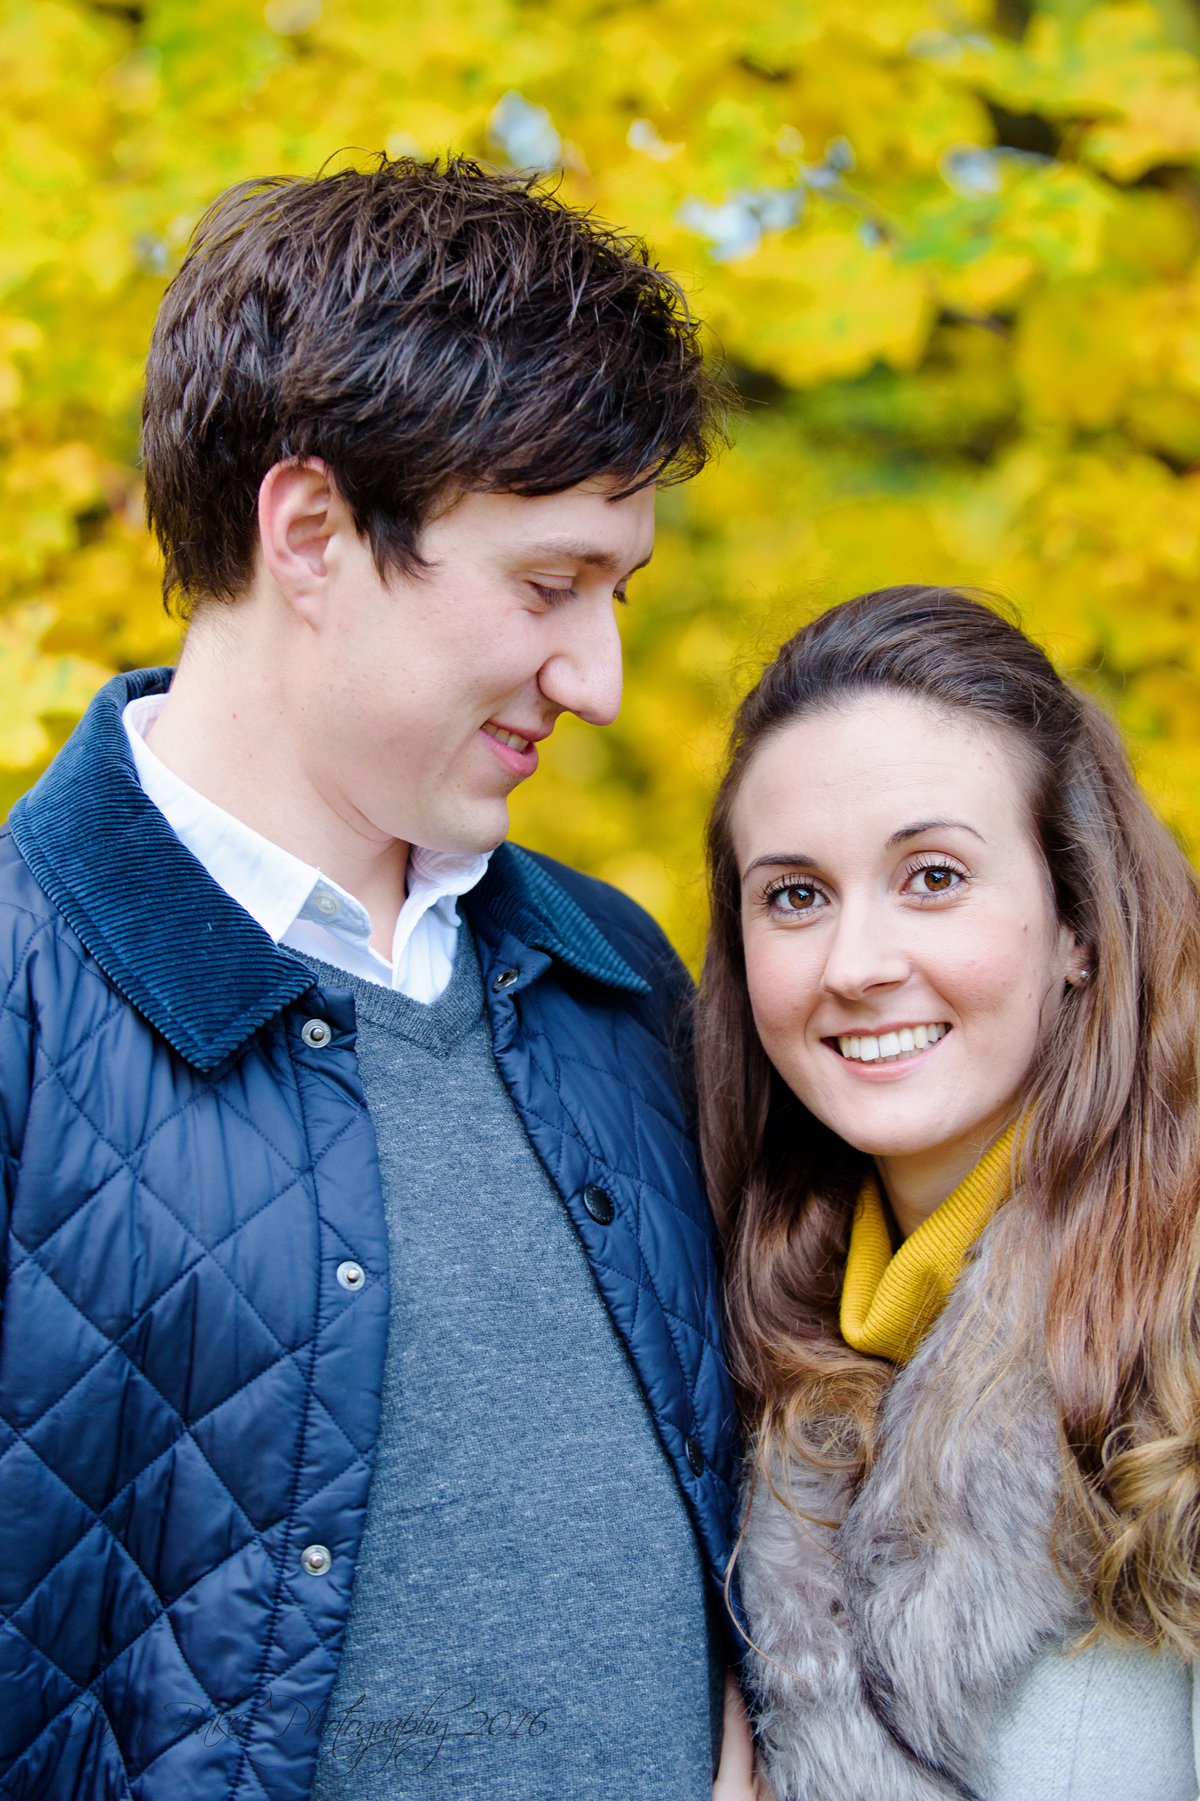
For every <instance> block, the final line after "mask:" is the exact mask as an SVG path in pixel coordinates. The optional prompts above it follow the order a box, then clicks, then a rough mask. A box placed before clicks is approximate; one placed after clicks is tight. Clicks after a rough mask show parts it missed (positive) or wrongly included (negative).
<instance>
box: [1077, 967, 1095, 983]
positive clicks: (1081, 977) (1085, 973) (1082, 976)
mask: <svg viewBox="0 0 1200 1801" xmlns="http://www.w3.org/2000/svg"><path fill="white" fill-rule="evenodd" d="M1091 973H1092V972H1091V970H1090V969H1081V970H1080V971H1079V974H1078V976H1077V977H1076V978H1075V979H1076V981H1078V982H1086V981H1087V979H1088V977H1089V976H1090V975H1091Z"/></svg>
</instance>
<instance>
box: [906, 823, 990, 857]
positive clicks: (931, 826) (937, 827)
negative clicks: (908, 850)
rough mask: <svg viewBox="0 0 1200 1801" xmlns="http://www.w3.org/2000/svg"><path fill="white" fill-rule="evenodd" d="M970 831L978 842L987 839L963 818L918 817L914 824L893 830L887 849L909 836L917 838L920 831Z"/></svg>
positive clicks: (982, 842) (907, 838)
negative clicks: (896, 830)
mask: <svg viewBox="0 0 1200 1801" xmlns="http://www.w3.org/2000/svg"><path fill="white" fill-rule="evenodd" d="M946 831H955V832H970V834H971V836H972V838H978V840H979V842H980V844H986V843H987V839H986V838H985V837H984V835H983V833H982V832H977V831H976V830H975V827H974V826H973V825H968V824H967V822H966V820H965V819H919V820H917V822H916V824H915V825H902V826H901V827H900V830H899V831H898V832H893V833H892V835H891V837H890V838H889V839H888V849H889V850H894V849H895V848H896V846H897V845H898V844H906V843H907V842H908V840H909V839H910V838H919V837H920V836H921V833H922V832H946Z"/></svg>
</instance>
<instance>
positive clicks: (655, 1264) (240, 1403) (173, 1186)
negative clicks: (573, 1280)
mask: <svg viewBox="0 0 1200 1801" xmlns="http://www.w3.org/2000/svg"><path fill="white" fill-rule="evenodd" d="M169 673H170V672H169V671H142V672H139V673H136V674H134V675H129V676H120V677H118V678H116V679H115V680H114V681H111V682H110V683H109V684H108V686H107V687H106V688H104V689H103V690H102V692H101V693H100V694H99V695H98V696H97V698H96V700H95V701H94V702H93V704H92V706H91V708H90V710H89V712H88V713H87V715H86V717H85V718H84V720H83V721H82V722H81V724H80V726H79V727H78V729H77V730H76V732H75V734H74V736H73V737H72V738H71V740H70V741H69V743H68V744H67V745H66V747H65V749H64V750H63V751H62V752H61V753H60V755H59V756H58V758H57V759H56V760H55V762H54V763H53V764H52V765H51V767H50V769H49V770H48V771H47V773H46V774H45V775H44V776H43V777H42V779H41V781H40V782H39V783H38V784H37V786H36V787H35V788H34V789H33V790H32V792H31V793H30V794H29V795H27V796H26V797H25V799H24V800H22V801H21V802H19V803H18V805H17V807H16V808H15V809H14V811H13V814H12V818H11V821H10V830H9V831H6V832H4V833H3V834H0V963H2V968H0V981H2V988H3V997H4V1000H3V1009H2V1012H0V1134H2V1140H3V1142H2V1144H0V1154H2V1156H3V1167H4V1178H5V1180H4V1190H3V1197H2V1200H0V1206H2V1208H3V1214H2V1216H0V1227H2V1237H0V1242H2V1243H3V1246H4V1250H3V1291H2V1292H3V1312H2V1314H0V1520H2V1522H3V1552H2V1554H0V1795H5V1796H21V1797H30V1798H32V1797H39V1798H40V1797H45V1798H47V1801H68V1798H70V1801H110V1798H111V1801H116V1798H117V1797H129V1796H136V1797H138V1798H139V1801H184V1798H186V1801H210V1798H211V1801H216V1797H226V1796H229V1797H233V1796H238V1797H243V1796H244V1797H247V1798H253V1801H263V1798H264V1797H269V1798H270V1801H299V1797H302V1796H305V1795H307V1794H308V1792H309V1787H310V1783H311V1780H312V1764H313V1756H314V1751H315V1730H316V1729H317V1728H318V1727H319V1723H320V1718H321V1709H322V1707H323V1705H324V1704H325V1703H326V1702H327V1699H328V1696H329V1693H330V1690H331V1688H332V1684H333V1679H334V1673H335V1669H336V1665H337V1657H338V1649H339V1646H340V1643H341V1639H342V1633H343V1629H344V1626H345V1622H346V1614H347V1605H348V1602H349V1598H350V1587H351V1581H352V1578H353V1573H354V1560H355V1554H356V1551H357V1548H358V1543H359V1538H360V1535H361V1532H362V1527H363V1519H364V1514H365V1510H366V1504H367V1489H368V1485H369V1481H370V1473H371V1460H372V1454H373V1447H374V1441H375V1433H376V1424H377V1420H378V1413H379V1395H380V1385H381V1379H382V1372H383V1362H384V1350H385V1341H386V1333H387V1322H388V1268H387V1235H386V1231H385V1225H384V1214H383V1202H382V1197H381V1193H380V1184H379V1172H378V1166H377V1161H376V1151H375V1141H374V1135H373V1133H372V1129H371V1123H370V1119H369V1117H368V1115H367V1112H366V1109H365V1106H364V1103H363V1095H362V1089H361V1087H360V1085H359V1079H358V1073H357V1066H356V1060H355V1054H354V1007H353V1003H352V1001H351V999H350V997H349V995H348V994H347V993H345V992H344V991H341V990H336V989H333V990H331V989H322V988H320V987H317V986H314V983H313V978H312V973H311V971H309V970H308V969H306V968H305V967H304V966H303V965H302V964H301V963H299V962H298V961H297V960H296V959H295V958H293V957H290V956H289V955H288V954H287V953H286V952H285V951H283V950H281V949H279V948H278V947H277V946H276V945H275V944H274V943H273V942H272V941H271V939H270V938H269V937H268V936H267V935H266V934H265V933H264V932H263V931H261V930H260V928H259V927H258V926H257V925H256V924H255V922H254V921H253V920H252V919H251V918H250V917H249V915H247V914H246V913H244V912H243V911H242V910H241V908H239V907H238V906H237V905H236V904H235V902H233V901H232V900H231V899H230V898H229V897H228V896H227V895H226V894H225V893H224V891H223V890H222V889H220V888H219V887H217V885H216V884H215V883H214V882H213V881H212V880H211V878H210V877H209V876H208V874H207V873H206V872H205V870H204V869H203V868H202V867H201V866H200V864H198V863H197V862H196V861H195V860H194V858H192V856H191V855H190V854H189V853H188V851H186V850H185V849H184V847H183V846H182V845H181V844H180V842H179V841H178V839H177V838H176V837H175V836H174V834H173V832H172V831H171V830H170V828H169V826H168V825H167V824H166V822H165V820H164V819H163V818H162V816H161V815H160V814H159V813H158V812H157V810H156V809H155V808H154V807H153V806H152V805H151V804H150V803H149V802H148V801H147V800H146V798H145V796H144V795H143V793H142V790H141V788H140V786H139V785H138V782H137V778H136V775H135V773H134V770H133V765H132V761H131V759H130V756H129V752H128V748H127V745H126V741H125V736H124V731H123V728H122V725H121V709H122V707H123V706H124V704H125V702H126V701H127V700H128V699H130V698H132V697H133V696H134V695H137V694H143V693H147V692H156V691H161V689H162V688H163V686H164V685H165V681H166V679H167V678H168V677H169ZM467 910H468V912H469V915H470V919H471V924H472V926H473V927H474V930H475V933H476V937H477V939H478V942H479V948H480V957H481V961H482V965H483V974H484V981H485V987H486V992H487V995H488V1001H489V1006H490V1009H491V1019H492V1028H493V1033H494V1041H495V1048H496V1055H497V1058H498V1061H499V1065H500V1068H501V1070H502V1071H503V1075H504V1079H505V1082H506V1083H507V1085H508V1088H509V1091H510V1093H511V1094H512V1097H513V1101H514V1103H515V1105H516V1107H517V1109H518V1111H519V1113H520V1115H521V1118H522V1120H523V1121H524V1123H525V1127H526V1129H527V1131H528V1133H529V1136H530V1139H531V1140H532V1142H533V1144H534V1146H535V1147H536V1149H537V1151H538V1154H539V1155H540V1156H541V1158H542V1160H543V1161H544V1163H545V1165H546V1167H547V1169H548V1170H549V1171H550V1174H551V1175H552V1177H553V1178H554V1180H555V1182H556V1183H557V1184H558V1187H559V1190H560V1192H561V1194H562V1197H563V1202H564V1204H565V1206H566V1207H567V1209H568V1211H569V1212H570V1215H571V1218H572V1219H573V1220H574V1222H575V1224H576V1226H577V1228H578V1230H579V1234H580V1237H581V1239H582V1241H583V1243H584V1245H585V1247H586V1250H587V1254H588V1257H589V1258H590V1260H591V1264H592V1268H593V1270H594V1272H595V1276H596V1281H597V1283H598V1284H599V1286H600V1289H601V1291H602V1292H603V1294H604V1298H605V1300H606V1301H607V1303H608V1305H609V1307H610V1309H611V1311H612V1316H613V1319H614V1320H615V1322H616V1324H617V1327H618V1329H619V1330H620V1332H621V1334H622V1336H623V1338H624V1340H625V1342H626V1344H627V1345H628V1347H629V1352H630V1355H631V1357H632V1359H633V1362H634V1365H635V1366H636V1368H637V1370H638V1373H639V1375H640V1377H641V1381H642V1383H643V1386H644V1388H645V1392H646V1396H647V1399H648V1402H649V1405H650V1408H651V1410H652V1412H653V1416H654V1419H655V1421H656V1423H657V1426H658V1430H659V1432H660V1434H661V1437H662V1442H663V1444H664V1446H665V1448H666V1451H667V1455H668V1456H669V1458H670V1460H671V1462H672V1464H673V1466H674V1468H675V1471H676V1473H677V1475H678V1478H679V1483H680V1487H681V1489H682V1491H683V1494H684V1496H685V1497H686V1500H687V1504H688V1507H689V1509H690V1511H691V1516H692V1519H693V1521H694V1523H695V1527H696V1531H697V1534H698V1536H699V1539H700V1542H701V1544H702V1546H703V1548H704V1551H705V1553H706V1554H707V1558H708V1561H709V1565H710V1568H711V1570H712V1572H713V1575H714V1578H716V1579H719V1578H720V1577H721V1575H722V1574H723V1572H724V1568H725V1563H726V1559H727V1557H728V1554H729V1549H730V1517H731V1503H732V1487H731V1485H732V1480H733V1457H734V1451H735V1445H734V1425H733V1408H732V1405H731V1399H730V1390H729V1382H728V1377H727V1374H726V1370H725V1366H724V1363H723V1361H722V1356H721V1351H720V1336H719V1334H720V1328H719V1317H718V1284H717V1273H716V1268H715V1264H714V1252H713V1240H712V1229H711V1225H710V1220H709V1215H708V1211H707V1207H706V1205H705V1201H704V1198H703V1195H702V1192H701V1188H700V1183H699V1180H698V1177H697V1172H696V1163H695V1155H694V1151H693V1146H692V1143H691V1140H690V1137H689V1133H688V1130H687V1125H686V1121H685V1118H684V1113H683V1110H682V1108H681V1104H680V1100H679V1097H678V1093H677V1089H676V1086H675V1083H674V1080H673V1075H672V1065H671V1058H670V1055H669V1052H668V1049H667V1038H668V1014H669V1012H670V1009H671V1004H672V999H673V998H677V997H678V993H679V988H680V972H679V968H678V964H677V963H676V962H675V961H674V959H673V957H672V954H671V952H670V951H669V948H668V947H667V945H666V942H665V940H664V939H663V938H662V936H661V934H660V933H659V932H658V931H657V928H655V927H654V926H653V925H652V924H651V922H650V921H649V920H648V919H647V918H646V916H645V915H644V914H643V913H642V912H641V911H640V910H639V909H638V908H636V907H635V906H634V905H633V904H632V903H631V902H629V901H627V900H625V899H624V898H623V897H622V896H620V895H619V894H617V893H615V892H614V891H613V890H611V889H608V888H606V887H604V886H602V885H601V884H600V883H597V882H593V881H590V880H588V879H587V878H585V877H582V876H579V875H575V874H572V873H571V872H570V871H567V870H563V869H561V868H559V867H558V866H556V865H551V864H549V863H547V862H546V861H545V860H544V859H541V858H534V857H532V856H530V855H529V854H528V853H526V852H523V851H520V850H516V849H514V848H511V847H503V848H502V849H501V850H500V851H498V852H497V853H496V855H495V856H494V857H493V859H492V864H491V868H490V870H489V873H488V875H487V877H486V878H485V880H484V882H483V883H482V884H481V885H480V887H479V888H478V889H477V890H476V891H475V892H474V893H473V894H472V895H471V896H470V897H469V899H468V902H467ZM312 1019H320V1020H323V1021H325V1022H326V1023H327V1024H328V1026H329V1027H330V1028H331V1033H327V1034H325V1035H324V1036H325V1042H323V1043H322V1042H319V1040H320V1038H321V1036H322V1035H321V1034H320V1033H316V1034H311V1035H310V1036H311V1038H312V1039H313V1042H309V1041H308V1040H306V1038H305V1036H304V1031H303V1028H304V1026H305V1024H306V1023H307V1022H308V1021H309V1020H312ZM347 1259H352V1260H354V1261H355V1262H358V1263H360V1264H361V1265H362V1267H363V1269H364V1270H365V1271H366V1272H367V1281H366V1284H365V1286H363V1287H362V1288H361V1289H359V1290H358V1291H357V1292H348V1291H347V1290H346V1289H345V1288H344V1287H342V1286H341V1285H339V1283H338V1281H337V1280H336V1274H335V1272H336V1270H337V1267H338V1265H339V1263H341V1262H343V1261H344V1260H347ZM313 1544H320V1545H324V1546H327V1547H328V1548H329V1550H330V1551H331V1552H332V1567H331V1568H330V1570H329V1571H328V1573H327V1574H325V1575H323V1576H310V1575H309V1574H307V1573H306V1572H305V1570H304V1569H303V1568H302V1566H301V1561H300V1559H301V1553H302V1552H303V1550H304V1549H305V1547H306V1546H309V1545H313Z"/></svg>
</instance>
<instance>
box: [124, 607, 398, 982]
mask: <svg viewBox="0 0 1200 1801" xmlns="http://www.w3.org/2000/svg"><path fill="white" fill-rule="evenodd" d="M238 613H239V617H238V618H237V620H236V625H235V624H234V622H233V621H232V620H230V621H228V622H226V621H225V620H222V619H205V620H204V621H203V622H202V623H201V624H200V626H199V627H196V626H194V627H193V629H192V632H191V633H190V634H189V639H188V644H187V647H186V650H185V653H184V656H183V657H182V659H181V661H180V666H179V669H178V671H177V673H176V675H175V679H174V681H173V682H172V684H171V691H170V693H169V694H168V696H167V699H166V703H165V705H164V707H163V710H162V712H161V713H160V714H159V716H158V718H157V719H156V720H155V721H154V724H153V725H152V726H151V727H150V729H149V730H148V731H147V733H146V743H147V745H148V747H149V749H150V750H151V751H153V753H154V755H155V756H156V757H157V758H158V759H159V761H160V762H161V763H164V764H165V765H166V767H167V768H168V769H169V770H171V772H172V774H174V775H176V776H178V777H179V779H180V781H182V782H186V783H187V785H188V786H189V787H190V788H194V789H195V790H196V792H197V793H198V794H202V795H203V796H204V798H205V799H206V800H210V801H212V802H213V804H214V805H215V806H218V807H221V808H222V809H223V810H224V811H225V812H226V813H231V814H232V815H233V816H234V818H235V819H240V820H241V821H242V823H243V824H244V825H248V826H250V827H251V829H252V830H253V831H256V832H258V833H260V834H261V836H262V837H264V838H267V839H269V840H270V841H271V843H272V844H277V845H279V846H280V848H281V849H282V850H286V851H289V852H290V853H291V854H292V856H294V857H299V858H300V859H301V861H302V862H305V863H311V864H313V865H314V866H316V867H317V868H319V869H320V870H321V872H322V873H323V874H324V875H326V876H328V877H330V879H331V880H333V881H335V882H337V883H338V885H339V886H340V887H342V888H344V889H345V890H346V891H347V893H349V894H352V895H354V897H355V899H356V900H359V901H361V902H362V904H363V906H364V907H365V908H366V909H367V912H368V913H369V914H370V916H371V944H372V946H373V948H374V949H375V950H377V951H379V952H380V954H381V955H382V956H384V957H388V958H390V957H391V954H392V937H393V934H394V932H395V926H396V919H397V917H398V915H399V912H400V909H401V907H402V906H403V905H404V899H405V894H406V883H407V874H408V853H409V846H408V845H407V844H406V843H404V842H403V841H402V840H400V839H397V838H388V837H385V836H384V835H382V834H381V833H379V832H378V831H377V830H375V828H374V827H372V826H371V824H370V822H369V821H368V820H366V819H365V818H363V816H362V815H361V814H360V813H358V812H357V810H356V809H355V808H353V807H352V806H351V805H350V804H349V803H348V802H347V801H346V800H345V797H344V796H342V795H340V794H338V793H337V792H336V790H333V789H332V788H327V787H325V786H323V784H322V781H321V771H320V769H318V770H316V771H314V770H313V769H312V768H311V767H310V764H311V762H312V757H311V752H310V750H309V747H308V746H307V745H306V744H305V742H304V741H303V738H302V737H301V736H300V735H299V734H298V733H297V732H296V730H295V728H294V725H293V721H292V717H291V711H292V710H291V708H290V707H289V705H288V696H287V695H286V694H285V693H284V692H282V691H281V684H279V683H278V682H277V681H276V680H275V679H274V678H273V676H272V675H271V674H270V673H269V672H271V671H273V670H278V669H280V668H282V667H286V659H277V658H274V657H272V656H271V654H270V650H271V647H269V646H266V645H255V644H248V643H247V642H246V639H247V637H250V638H253V637H254V636H255V635H256V634H255V621H254V620H252V619H248V618H247V616H246V614H245V613H242V612H241V609H240V608H239V609H238Z"/></svg>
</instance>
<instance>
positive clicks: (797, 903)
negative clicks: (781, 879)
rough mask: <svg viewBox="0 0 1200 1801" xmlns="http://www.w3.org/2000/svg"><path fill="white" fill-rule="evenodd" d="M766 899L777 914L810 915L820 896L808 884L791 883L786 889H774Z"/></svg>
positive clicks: (818, 892) (816, 890)
mask: <svg viewBox="0 0 1200 1801" xmlns="http://www.w3.org/2000/svg"><path fill="white" fill-rule="evenodd" d="M767 899H768V901H769V902H770V904H771V906H772V907H773V908H774V909H775V911H776V912H777V913H811V912H812V910H813V908H814V907H815V906H816V905H817V904H818V903H819V901H820V899H821V895H820V891H819V890H818V889H816V888H813V887H812V886H811V885H810V884H809V883H808V882H792V883H790V884H789V885H788V887H786V888H776V889H775V890H774V891H773V892H772V893H771V894H769V895H768V896H767Z"/></svg>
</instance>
